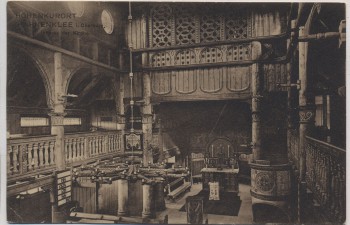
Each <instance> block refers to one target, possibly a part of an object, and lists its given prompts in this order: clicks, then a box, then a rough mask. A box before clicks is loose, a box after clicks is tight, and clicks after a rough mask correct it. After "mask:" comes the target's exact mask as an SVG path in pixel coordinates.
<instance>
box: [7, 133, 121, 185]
mask: <svg viewBox="0 0 350 225" xmlns="http://www.w3.org/2000/svg"><path fill="white" fill-rule="evenodd" d="M55 142H56V136H54V135H47V136H24V137H19V138H10V139H8V140H7V177H8V182H9V183H13V182H15V181H19V180H23V179H27V178H30V177H35V176H38V175H43V174H50V173H52V172H53V171H54V170H55V169H56V164H55V151H56V149H55ZM64 152H65V163H66V167H72V166H77V165H81V164H83V163H89V162H92V161H96V160H98V159H103V158H108V157H110V156H115V155H118V154H122V136H121V134H119V133H117V132H116V131H107V132H87V133H74V134H65V138H64Z"/></svg>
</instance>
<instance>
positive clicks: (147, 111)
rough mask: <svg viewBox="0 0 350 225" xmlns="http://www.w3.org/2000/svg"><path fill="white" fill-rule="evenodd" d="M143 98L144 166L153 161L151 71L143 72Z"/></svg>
mask: <svg viewBox="0 0 350 225" xmlns="http://www.w3.org/2000/svg"><path fill="white" fill-rule="evenodd" d="M143 98H144V105H143V107H142V133H143V162H144V166H148V163H149V162H150V163H153V155H152V152H151V151H149V145H150V144H151V142H152V120H153V114H152V105H151V77H150V74H149V73H143Z"/></svg>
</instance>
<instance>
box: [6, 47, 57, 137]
mask: <svg viewBox="0 0 350 225" xmlns="http://www.w3.org/2000/svg"><path fill="white" fill-rule="evenodd" d="M7 54H8V63H7V106H8V108H9V110H8V114H7V116H8V120H7V132H8V133H9V135H39V134H40V135H42V134H50V126H49V117H48V112H49V106H48V104H47V102H48V101H47V98H49V96H47V93H49V87H48V84H47V82H48V81H46V80H44V79H45V78H44V77H45V76H46V75H45V74H43V71H42V70H41V69H40V68H39V67H38V64H37V63H36V62H35V61H34V60H33V58H32V57H30V56H29V55H28V54H27V53H25V52H24V51H22V50H20V49H19V48H16V47H11V48H8V53H7ZM10 124H11V126H10Z"/></svg>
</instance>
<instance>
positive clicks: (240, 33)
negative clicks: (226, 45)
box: [225, 10, 250, 40]
mask: <svg viewBox="0 0 350 225" xmlns="http://www.w3.org/2000/svg"><path fill="white" fill-rule="evenodd" d="M249 22H250V20H249V17H248V14H247V12H246V11H245V10H243V11H238V10H235V11H231V13H230V14H228V15H227V16H226V21H225V38H226V39H227V40H233V39H237V38H247V37H249V36H248V33H250V32H248V28H249V26H248V23H249Z"/></svg>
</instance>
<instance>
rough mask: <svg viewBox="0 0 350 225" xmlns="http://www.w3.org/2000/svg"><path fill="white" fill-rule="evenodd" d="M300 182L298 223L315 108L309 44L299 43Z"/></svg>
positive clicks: (301, 211) (303, 200)
mask: <svg viewBox="0 0 350 225" xmlns="http://www.w3.org/2000/svg"><path fill="white" fill-rule="evenodd" d="M306 34H307V32H305V28H304V27H300V28H299V36H304V35H306ZM298 47H299V80H300V89H299V151H300V152H299V155H300V157H299V182H298V221H299V222H300V223H301V222H302V221H303V219H304V218H305V215H304V213H303V212H304V211H305V210H304V209H305V201H306V199H305V198H306V181H305V175H306V151H305V146H306V144H305V142H306V138H305V137H306V135H307V132H308V130H309V129H310V126H312V124H313V123H314V118H315V107H314V104H313V103H314V99H313V96H312V95H310V92H309V89H308V75H307V58H308V57H307V54H308V42H299V46H298Z"/></svg>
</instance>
